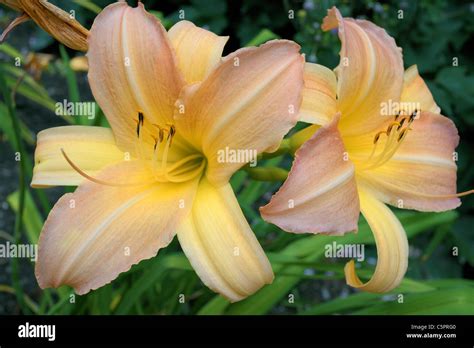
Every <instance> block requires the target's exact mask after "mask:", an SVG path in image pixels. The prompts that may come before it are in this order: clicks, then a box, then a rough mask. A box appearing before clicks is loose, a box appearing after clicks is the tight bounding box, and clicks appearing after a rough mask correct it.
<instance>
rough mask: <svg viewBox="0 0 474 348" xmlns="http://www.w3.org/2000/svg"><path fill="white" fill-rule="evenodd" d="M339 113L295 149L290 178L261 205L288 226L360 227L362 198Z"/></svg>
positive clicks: (318, 229) (338, 230)
mask: <svg viewBox="0 0 474 348" xmlns="http://www.w3.org/2000/svg"><path fill="white" fill-rule="evenodd" d="M338 120H339V115H338V116H336V117H335V118H334V120H333V121H332V122H331V123H330V124H328V125H326V126H323V127H321V128H320V129H319V130H318V131H317V132H316V133H315V134H314V135H313V137H312V138H311V139H310V140H308V141H307V142H306V143H305V144H304V145H303V146H302V147H301V148H300V149H299V150H298V151H297V152H296V159H295V161H294V163H293V167H292V168H291V171H290V174H289V176H288V179H287V180H286V181H285V183H284V184H283V186H282V187H281V188H280V190H279V191H278V192H277V193H276V194H275V195H274V196H273V197H272V199H271V201H270V203H269V204H267V205H266V206H264V207H262V208H260V212H261V214H262V217H263V219H264V220H266V221H269V222H271V223H274V224H275V225H277V226H279V227H280V228H282V229H283V230H285V231H288V232H295V233H305V232H311V233H328V234H335V235H342V234H344V233H346V232H348V231H356V230H357V221H358V220H359V199H358V196H357V187H356V182H355V176H354V165H353V164H352V163H351V162H350V161H349V160H348V159H347V153H346V152H345V148H344V144H343V142H342V139H341V136H340V134H339V132H338V130H337V123H338Z"/></svg>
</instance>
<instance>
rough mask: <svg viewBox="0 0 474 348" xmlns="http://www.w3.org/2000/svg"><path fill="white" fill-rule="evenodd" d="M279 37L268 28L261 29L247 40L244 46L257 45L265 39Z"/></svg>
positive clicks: (265, 40)
mask: <svg viewBox="0 0 474 348" xmlns="http://www.w3.org/2000/svg"><path fill="white" fill-rule="evenodd" d="M279 38H280V37H279V36H278V35H277V34H275V33H274V32H272V31H271V30H268V29H262V30H261V31H260V32H259V33H258V34H257V35H256V36H255V37H254V38H253V39H252V40H250V41H249V42H247V43H246V44H245V46H247V47H249V46H259V45H261V44H263V43H265V42H267V41H270V40H275V39H279Z"/></svg>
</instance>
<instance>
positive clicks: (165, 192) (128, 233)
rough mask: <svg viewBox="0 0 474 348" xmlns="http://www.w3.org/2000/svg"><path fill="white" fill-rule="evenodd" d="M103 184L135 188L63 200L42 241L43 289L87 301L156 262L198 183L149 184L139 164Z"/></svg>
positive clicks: (83, 190) (109, 174) (116, 169)
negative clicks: (135, 268)
mask: <svg viewBox="0 0 474 348" xmlns="http://www.w3.org/2000/svg"><path fill="white" fill-rule="evenodd" d="M98 178H99V179H101V180H106V181H109V182H115V183H122V184H123V183H130V185H132V186H130V187H112V186H104V185H98V184H96V183H91V182H87V183H84V184H83V185H81V186H79V188H78V189H77V190H76V191H75V192H74V193H68V194H65V195H64V196H63V197H61V199H60V200H59V201H58V202H57V203H56V205H55V206H54V208H53V210H52V211H51V213H50V214H49V216H48V219H47V220H46V223H45V225H44V227H43V231H42V232H41V236H40V241H39V256H38V261H37V264H36V271H35V272H36V278H37V279H38V283H39V285H40V286H41V288H47V287H59V286H61V285H69V286H72V287H73V288H74V289H75V291H76V293H78V294H80V295H82V294H85V293H87V292H88V291H90V290H91V289H97V288H99V287H101V286H103V285H105V284H107V283H109V282H110V281H112V280H113V279H115V278H116V277H117V276H118V275H119V273H121V272H125V271H127V270H129V269H130V267H131V266H132V265H134V264H136V263H138V262H140V261H141V260H143V259H148V258H150V257H153V256H155V255H156V253H157V252H158V250H159V249H160V248H162V247H164V246H166V245H168V244H169V243H170V241H171V240H172V238H173V236H174V233H175V229H176V226H177V224H178V223H179V222H180V221H181V220H182V219H183V218H184V217H185V216H186V215H187V212H188V211H189V208H190V207H191V206H192V200H193V196H194V193H195V190H196V182H188V183H183V184H156V183H153V184H150V182H151V181H153V175H152V174H151V172H149V171H146V170H145V169H144V168H143V164H142V162H139V161H129V162H123V163H120V164H117V165H114V166H111V167H108V168H107V169H105V170H104V171H103V172H101V173H100V175H99V176H98ZM138 183H142V185H138ZM181 207H184V208H181Z"/></svg>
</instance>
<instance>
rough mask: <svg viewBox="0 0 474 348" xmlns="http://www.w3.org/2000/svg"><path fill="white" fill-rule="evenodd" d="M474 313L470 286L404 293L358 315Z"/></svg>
mask: <svg viewBox="0 0 474 348" xmlns="http://www.w3.org/2000/svg"><path fill="white" fill-rule="evenodd" d="M472 313H474V291H473V290H472V289H469V288H458V289H442V290H435V291H429V292H423V293H413V294H407V295H404V298H403V302H402V303H399V302H398V301H397V300H394V301H391V302H385V303H380V304H375V305H371V306H370V307H366V308H364V309H361V310H359V311H356V312H354V313H353V314H357V315H368V314H375V315H381V314H384V315H387V314H389V315H401V314H408V315H453V314H472Z"/></svg>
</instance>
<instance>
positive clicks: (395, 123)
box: [387, 122, 400, 135]
mask: <svg viewBox="0 0 474 348" xmlns="http://www.w3.org/2000/svg"><path fill="white" fill-rule="evenodd" d="M399 125H400V123H398V122H392V123H390V125H389V126H388V128H387V135H390V132H391V131H392V128H393V126H399Z"/></svg>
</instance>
